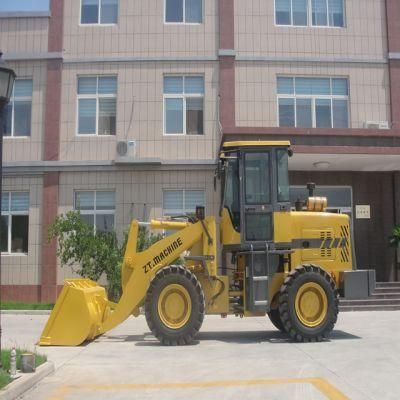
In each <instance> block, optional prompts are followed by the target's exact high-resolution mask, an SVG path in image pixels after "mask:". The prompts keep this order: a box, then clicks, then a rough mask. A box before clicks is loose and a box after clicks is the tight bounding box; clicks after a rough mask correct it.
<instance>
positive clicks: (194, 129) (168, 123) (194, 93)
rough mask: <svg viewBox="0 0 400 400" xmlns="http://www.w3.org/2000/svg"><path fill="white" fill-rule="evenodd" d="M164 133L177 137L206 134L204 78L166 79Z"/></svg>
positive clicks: (178, 77)
mask: <svg viewBox="0 0 400 400" xmlns="http://www.w3.org/2000/svg"><path fill="white" fill-rule="evenodd" d="M164 110H165V111H164V132H165V134H175V135H202V134H203V133H204V77H202V76H165V77H164Z"/></svg>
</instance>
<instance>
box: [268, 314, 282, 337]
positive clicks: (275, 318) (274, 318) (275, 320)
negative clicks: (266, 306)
mask: <svg viewBox="0 0 400 400" xmlns="http://www.w3.org/2000/svg"><path fill="white" fill-rule="evenodd" d="M268 317H269V319H270V321H271V322H272V324H273V325H274V326H275V328H276V329H278V330H279V331H281V332H283V333H286V331H285V327H284V326H283V324H282V321H281V315H280V314H279V308H274V309H271V310H270V312H269V313H268Z"/></svg>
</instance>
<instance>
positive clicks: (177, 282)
mask: <svg viewBox="0 0 400 400" xmlns="http://www.w3.org/2000/svg"><path fill="white" fill-rule="evenodd" d="M204 303H205V301H204V292H203V289H202V287H201V285H200V282H199V281H198V279H197V277H196V275H194V274H193V273H192V272H191V271H189V270H188V269H186V268H184V267H182V266H179V265H171V266H169V267H165V268H163V269H162V270H160V271H159V272H158V273H157V274H156V276H155V277H154V279H153V280H152V282H151V284H150V287H149V290H148V291H147V295H146V303H145V310H146V320H147V324H148V326H149V328H150V330H151V331H152V332H153V334H154V336H156V337H157V339H158V340H160V342H161V343H162V344H164V345H168V346H177V345H185V344H189V343H191V342H192V341H193V338H194V337H195V335H196V334H197V332H198V331H199V330H200V327H201V325H202V323H203V319H204V311H205V305H204Z"/></svg>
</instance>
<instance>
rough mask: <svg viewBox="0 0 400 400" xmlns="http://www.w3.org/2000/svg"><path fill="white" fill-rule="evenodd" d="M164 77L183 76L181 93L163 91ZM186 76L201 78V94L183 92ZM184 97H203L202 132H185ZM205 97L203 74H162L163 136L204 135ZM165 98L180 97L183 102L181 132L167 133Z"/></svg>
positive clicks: (185, 110)
mask: <svg viewBox="0 0 400 400" xmlns="http://www.w3.org/2000/svg"><path fill="white" fill-rule="evenodd" d="M166 77H179V78H180V77H182V78H183V91H182V93H164V79H165V78H166ZM186 77H191V78H192V77H201V78H202V79H203V89H204V93H203V94H198V93H197V94H196V93H185V79H186ZM186 98H196V99H203V133H201V134H189V133H187V125H186V122H187V115H186V112H187V108H186ZM205 98H206V86H205V77H204V74H164V75H163V136H172V137H173V136H189V137H197V136H205V124H204V122H205V120H206V118H205V116H206V113H205ZM166 99H182V102H183V132H182V133H167V131H166V128H167V118H166V111H167V110H166V101H165V100H166Z"/></svg>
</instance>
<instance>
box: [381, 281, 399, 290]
mask: <svg viewBox="0 0 400 400" xmlns="http://www.w3.org/2000/svg"><path fill="white" fill-rule="evenodd" d="M376 287H377V288H383V289H385V288H398V289H400V282H376Z"/></svg>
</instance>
